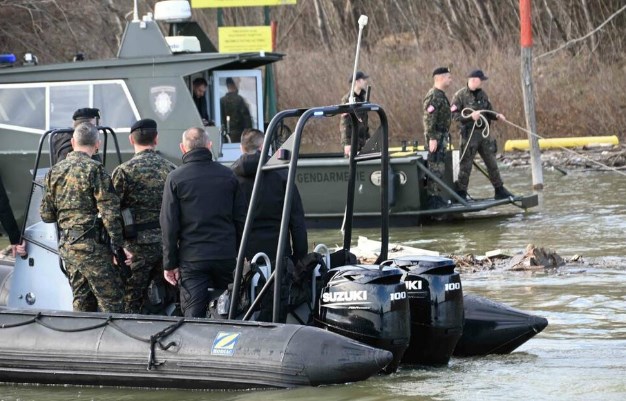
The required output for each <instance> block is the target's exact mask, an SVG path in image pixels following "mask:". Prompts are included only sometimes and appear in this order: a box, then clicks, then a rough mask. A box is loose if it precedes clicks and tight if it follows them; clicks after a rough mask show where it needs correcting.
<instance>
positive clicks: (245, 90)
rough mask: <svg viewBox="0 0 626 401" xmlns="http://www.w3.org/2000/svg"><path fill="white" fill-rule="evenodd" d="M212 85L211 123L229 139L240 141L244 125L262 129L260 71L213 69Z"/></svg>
mask: <svg viewBox="0 0 626 401" xmlns="http://www.w3.org/2000/svg"><path fill="white" fill-rule="evenodd" d="M212 89H213V97H212V98H213V110H214V115H215V116H216V119H215V123H216V125H219V126H220V127H221V128H222V130H223V131H224V132H225V133H226V134H228V136H229V138H230V141H231V142H240V139H241V132H242V131H243V130H244V129H246V128H257V129H260V130H263V123H264V122H263V91H262V82H261V71H259V70H243V71H215V72H213V88H212Z"/></svg>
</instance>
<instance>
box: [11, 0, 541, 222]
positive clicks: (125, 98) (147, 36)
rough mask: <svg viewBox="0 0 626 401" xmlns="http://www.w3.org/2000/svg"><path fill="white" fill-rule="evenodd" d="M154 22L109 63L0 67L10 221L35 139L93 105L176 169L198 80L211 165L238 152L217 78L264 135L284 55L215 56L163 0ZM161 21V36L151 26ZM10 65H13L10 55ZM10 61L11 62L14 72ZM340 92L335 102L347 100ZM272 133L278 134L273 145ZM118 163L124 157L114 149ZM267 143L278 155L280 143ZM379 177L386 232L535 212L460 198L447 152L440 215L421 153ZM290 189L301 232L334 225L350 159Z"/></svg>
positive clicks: (367, 197) (182, 9)
mask: <svg viewBox="0 0 626 401" xmlns="http://www.w3.org/2000/svg"><path fill="white" fill-rule="evenodd" d="M154 11H155V13H154V18H152V16H151V15H147V16H145V17H144V18H143V19H142V20H141V21H140V20H139V19H138V18H137V19H136V20H134V21H132V22H129V24H128V26H127V28H126V31H125V33H124V36H123V38H122V39H121V45H120V48H119V51H118V54H117V57H116V58H114V59H108V60H86V61H80V62H72V63H62V64H54V65H30V66H22V67H17V66H15V67H7V68H0V155H1V157H0V174H2V179H3V181H4V183H5V186H6V187H7V190H8V193H9V196H10V199H11V201H12V204H13V205H14V211H15V212H16V215H17V216H18V218H20V217H21V216H23V214H24V213H25V211H24V210H22V209H21V208H19V207H15V206H16V205H20V202H22V201H23V199H25V198H26V196H27V191H28V181H29V180H28V174H27V171H28V169H29V168H30V166H32V161H33V159H34V157H35V152H36V149H37V144H38V142H39V139H40V137H41V135H42V134H43V133H44V132H46V131H47V130H50V129H55V128H64V127H66V126H68V125H69V122H70V117H71V115H72V113H73V111H74V110H76V109H78V108H82V107H87V106H89V107H97V108H99V109H100V111H101V115H102V119H101V121H100V124H101V125H103V126H109V127H112V128H113V129H114V130H115V132H117V133H128V132H129V129H130V126H131V125H132V123H133V122H135V121H136V120H138V119H140V118H152V119H154V120H156V121H157V122H158V125H159V134H160V135H159V147H158V148H159V150H160V151H161V152H162V154H163V155H165V156H166V157H168V158H169V159H170V160H172V161H174V162H179V160H180V152H179V148H178V144H179V142H180V135H181V133H182V132H183V131H184V130H185V129H187V128H189V127H190V126H202V125H203V121H202V118H201V116H200V113H199V112H198V109H197V108H196V104H195V103H194V99H193V97H192V82H193V81H194V80H195V79H196V78H204V79H205V80H206V81H207V82H208V90H207V91H206V93H205V100H206V105H207V106H206V107H207V109H206V110H205V111H206V112H207V113H208V115H209V117H210V118H211V119H212V120H213V121H215V122H216V124H217V126H206V127H205V129H206V130H207V132H208V133H209V135H210V137H211V141H212V142H213V151H214V157H215V159H217V160H220V161H221V162H223V163H225V164H229V163H231V162H233V161H234V160H236V158H237V157H238V156H239V152H240V150H239V144H236V143H228V139H227V136H226V134H227V132H228V127H227V126H224V127H220V125H221V121H223V120H224V118H223V117H224V116H223V114H224V113H223V110H221V105H220V98H221V97H222V96H223V95H224V94H225V93H226V90H227V89H226V80H227V79H229V78H230V79H232V80H233V81H234V82H237V83H238V84H239V95H241V96H242V97H243V98H244V99H245V100H246V102H247V103H248V105H249V110H250V114H251V117H252V122H253V127H255V128H259V129H260V130H262V131H264V127H265V121H264V116H265V115H266V114H265V111H264V110H265V108H266V106H267V105H266V104H265V102H264V95H263V94H264V92H265V91H270V92H271V91H272V85H266V86H265V88H264V85H263V81H264V79H265V78H267V77H268V75H267V74H266V75H265V78H264V77H263V74H262V71H261V69H260V68H261V67H263V66H268V65H271V64H272V63H275V62H277V61H280V60H282V58H283V55H282V54H278V53H271V52H257V53H219V52H217V51H216V48H215V46H214V45H213V44H212V43H211V41H210V40H209V38H208V36H207V35H206V34H205V33H204V32H203V31H202V30H201V29H200V27H199V25H198V24H197V23H195V22H193V21H190V20H189V18H190V17H191V12H190V8H189V3H188V2H187V1H178V0H175V1H164V2H159V3H157V4H156V5H155V10H154ZM157 21H159V22H169V23H170V24H169V36H164V35H163V34H162V32H161V30H160V28H159V25H158V24H157ZM13 61H15V57H13ZM15 64H16V63H15V62H14V63H13V65H15ZM348 89H349V88H347V87H346V88H345V90H342V91H341V93H338V94H337V97H338V96H341V95H343V94H345V93H346V92H348ZM339 118H340V117H338V116H337V117H335V118H334V119H327V123H325V125H323V126H321V127H318V128H316V129H318V130H332V131H337V142H339V132H338V128H337V127H338V126H339V121H338V119H339ZM295 121H296V120H295V119H289V118H285V119H283V120H282V121H281V124H280V125H279V126H277V129H278V130H279V132H281V133H282V134H283V135H280V137H281V138H282V139H284V137H285V136H287V135H286V134H288V132H289V131H291V130H293V128H294V127H295ZM370 121H371V124H372V132H373V133H375V134H374V135H373V138H372V139H370V141H369V143H368V144H366V145H365V149H364V150H363V151H362V153H365V152H367V149H371V148H374V147H375V144H376V142H377V139H376V137H377V136H378V135H377V134H376V132H378V130H376V129H374V128H375V127H374V125H375V124H376V119H375V118H372V119H370ZM278 137H279V135H277V138H278ZM122 142H123V143H121V144H120V145H121V152H122V156H123V158H124V159H126V158H128V157H130V155H131V154H132V149H131V148H130V146H129V145H128V144H127V143H126V141H122ZM276 142H277V143H275V144H274V148H277V147H278V146H276V145H277V144H279V143H280V141H279V140H277V141H276ZM390 154H391V157H390V159H389V169H388V174H389V175H390V177H392V178H393V179H391V180H390V189H389V207H390V216H391V217H390V222H391V224H393V225H412V224H416V223H419V222H420V220H422V218H423V217H424V216H429V215H437V214H439V215H440V214H446V215H455V216H461V215H462V214H463V213H468V212H476V211H482V210H485V209H488V208H491V207H495V206H502V205H511V204H512V205H515V206H518V207H520V208H521V209H524V210H525V209H527V208H531V207H533V206H536V205H537V197H536V195H531V196H518V197H511V198H507V199H499V200H495V199H476V200H473V201H467V200H465V199H461V198H459V197H458V196H457V195H456V193H455V192H454V190H453V185H452V183H453V182H454V180H455V176H456V171H457V170H458V168H457V166H458V158H459V152H458V151H455V150H449V151H447V152H446V156H445V157H446V172H445V174H444V179H443V181H442V182H441V183H440V185H441V186H442V187H443V188H444V196H443V197H444V200H445V201H446V202H447V201H450V203H449V205H448V206H447V207H443V208H441V209H437V210H429V209H427V207H426V199H427V194H426V190H425V186H424V182H425V180H427V179H429V180H437V177H435V176H433V175H432V174H431V173H430V171H429V170H428V168H427V165H426V160H425V159H426V152H425V151H424V150H423V146H418V145H417V144H409V145H407V146H401V147H396V148H391V152H390ZM298 164H299V170H298V173H297V175H296V182H297V185H298V187H299V189H300V193H301V195H302V199H303V206H304V210H305V214H306V217H307V220H308V223H309V226H313V225H319V226H336V227H338V226H339V224H340V223H341V221H342V219H343V212H344V199H343V196H342V193H343V188H344V186H345V185H346V183H347V180H348V177H349V174H350V173H349V161H348V160H347V158H344V157H343V154H341V153H309V154H302V155H300V158H299V161H298ZM380 177H381V170H380V168H379V167H378V164H377V163H374V162H365V163H361V164H360V165H359V169H358V171H357V175H356V179H357V182H358V185H359V190H358V191H357V192H356V194H355V208H354V218H355V220H354V223H355V224H356V225H375V224H376V222H377V219H378V206H377V205H378V192H379V191H380Z"/></svg>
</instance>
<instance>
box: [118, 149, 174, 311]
mask: <svg viewBox="0 0 626 401" xmlns="http://www.w3.org/2000/svg"><path fill="white" fill-rule="evenodd" d="M175 168H176V166H175V165H174V164H173V163H171V162H170V161H168V160H166V159H164V158H163V157H161V156H159V155H158V154H157V152H156V151H154V150H152V149H147V150H143V151H141V152H139V153H137V154H135V156H134V157H133V158H132V159H130V160H129V161H127V162H126V163H124V164H121V165H120V166H118V167H117V168H116V169H115V170H114V171H113V186H114V187H115V191H116V192H117V193H118V195H119V196H120V201H121V208H122V209H126V208H130V209H131V212H132V215H133V220H134V222H135V226H136V228H137V237H136V238H134V239H126V240H125V242H124V247H125V248H126V249H128V250H129V251H130V253H132V254H133V261H132V263H131V265H130V268H131V270H132V272H133V275H132V276H131V277H130V278H129V279H128V280H127V282H126V289H125V294H124V308H125V311H126V312H127V313H141V312H142V306H143V305H144V302H145V300H144V298H145V295H146V292H147V288H148V286H149V285H150V280H151V279H152V278H153V277H154V278H157V277H158V278H162V277H163V249H162V244H161V226H160V225H159V213H160V211H161V202H162V200H163V185H164V184H165V179H166V178H167V175H168V174H169V173H170V171H173V170H174V169H175Z"/></svg>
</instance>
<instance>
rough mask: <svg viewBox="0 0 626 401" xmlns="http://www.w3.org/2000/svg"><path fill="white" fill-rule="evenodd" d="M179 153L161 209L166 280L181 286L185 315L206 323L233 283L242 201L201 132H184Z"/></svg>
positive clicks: (243, 209)
mask: <svg viewBox="0 0 626 401" xmlns="http://www.w3.org/2000/svg"><path fill="white" fill-rule="evenodd" d="M180 149H181V151H182V152H183V164H182V165H181V166H179V167H178V168H176V170H174V171H172V172H171V173H170V174H169V175H168V176H167V180H166V181H165V188H164V193H163V203H162V206H161V216H160V221H161V228H162V229H163V268H164V270H165V271H164V276H165V279H166V280H167V281H168V282H169V283H171V284H172V285H178V284H180V301H181V309H182V311H183V313H184V315H185V316H186V317H205V316H206V315H207V306H208V304H209V302H210V301H211V299H212V298H215V297H217V296H219V295H220V294H221V293H222V292H224V291H225V290H226V289H227V288H228V284H230V283H231V282H232V281H233V270H234V269H235V261H236V257H237V251H238V249H239V244H240V242H241V234H242V232H243V225H244V223H245V218H246V205H245V198H244V196H243V194H242V192H241V190H240V189H239V183H238V182H237V178H235V175H234V174H233V172H232V171H230V169H229V168H228V167H225V166H223V165H221V164H220V163H217V162H215V161H213V158H212V154H211V141H209V136H208V134H207V133H206V132H205V131H204V129H202V128H189V129H187V130H186V131H185V132H184V133H183V138H182V143H181V144H180Z"/></svg>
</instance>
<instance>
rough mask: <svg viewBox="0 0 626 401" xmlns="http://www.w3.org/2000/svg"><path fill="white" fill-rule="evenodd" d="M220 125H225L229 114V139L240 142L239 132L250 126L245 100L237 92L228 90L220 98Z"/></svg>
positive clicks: (248, 110)
mask: <svg viewBox="0 0 626 401" xmlns="http://www.w3.org/2000/svg"><path fill="white" fill-rule="evenodd" d="M220 110H221V112H222V125H223V126H224V127H226V116H230V123H229V126H230V134H229V135H230V140H231V141H232V142H241V132H242V131H243V130H244V129H246V128H252V117H251V116H250V109H248V104H247V103H246V101H245V100H244V99H243V98H242V97H241V96H239V94H237V92H228V93H227V94H225V95H224V96H223V97H222V98H221V99H220Z"/></svg>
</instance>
